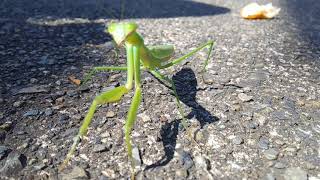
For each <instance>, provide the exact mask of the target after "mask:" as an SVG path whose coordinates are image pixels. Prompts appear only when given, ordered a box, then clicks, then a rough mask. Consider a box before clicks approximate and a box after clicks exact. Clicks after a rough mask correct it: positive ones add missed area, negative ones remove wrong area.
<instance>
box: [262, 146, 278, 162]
mask: <svg viewBox="0 0 320 180" xmlns="http://www.w3.org/2000/svg"><path fill="white" fill-rule="evenodd" d="M278 155H279V151H277V150H276V149H273V148H272V149H268V150H266V151H265V152H264V156H265V157H266V158H267V159H268V160H275V159H277V158H278Z"/></svg>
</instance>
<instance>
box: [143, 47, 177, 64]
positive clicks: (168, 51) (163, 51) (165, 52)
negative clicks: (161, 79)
mask: <svg viewBox="0 0 320 180" xmlns="http://www.w3.org/2000/svg"><path fill="white" fill-rule="evenodd" d="M148 49H149V51H150V52H151V54H152V55H153V56H154V57H156V58H158V59H160V60H161V61H167V60H169V59H170V58H171V57H172V56H173V53H174V47H173V45H158V46H148Z"/></svg>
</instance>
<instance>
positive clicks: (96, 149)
mask: <svg viewBox="0 0 320 180" xmlns="http://www.w3.org/2000/svg"><path fill="white" fill-rule="evenodd" d="M107 150H108V148H107V146H105V145H103V144H97V145H95V146H94V148H93V152H95V153H100V152H104V151H107Z"/></svg>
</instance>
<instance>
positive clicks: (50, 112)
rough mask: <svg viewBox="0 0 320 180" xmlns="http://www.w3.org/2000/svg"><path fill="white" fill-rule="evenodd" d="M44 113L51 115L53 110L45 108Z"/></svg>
mask: <svg viewBox="0 0 320 180" xmlns="http://www.w3.org/2000/svg"><path fill="white" fill-rule="evenodd" d="M44 114H45V115H46V116H51V115H52V114H53V110H52V109H51V108H46V110H45V111H44Z"/></svg>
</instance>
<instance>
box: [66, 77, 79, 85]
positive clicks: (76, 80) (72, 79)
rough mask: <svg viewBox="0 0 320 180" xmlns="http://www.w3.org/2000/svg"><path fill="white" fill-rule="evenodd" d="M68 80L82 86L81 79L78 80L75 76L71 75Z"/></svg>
mask: <svg viewBox="0 0 320 180" xmlns="http://www.w3.org/2000/svg"><path fill="white" fill-rule="evenodd" d="M68 79H69V80H70V81H71V82H72V83H73V84H76V85H78V86H79V85H80V84H81V81H80V80H79V79H77V78H76V77H75V76H73V75H71V76H69V77H68Z"/></svg>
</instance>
